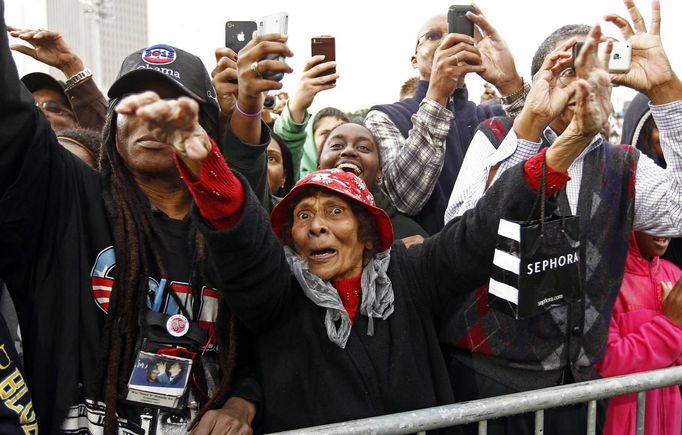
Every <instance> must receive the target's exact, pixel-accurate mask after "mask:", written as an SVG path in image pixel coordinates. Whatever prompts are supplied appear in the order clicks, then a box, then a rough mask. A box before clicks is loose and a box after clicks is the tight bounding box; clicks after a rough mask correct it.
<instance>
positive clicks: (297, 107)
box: [289, 55, 339, 123]
mask: <svg viewBox="0 0 682 435" xmlns="http://www.w3.org/2000/svg"><path fill="white" fill-rule="evenodd" d="M332 68H336V62H334V61H330V62H324V56H322V55H317V56H313V57H311V58H310V59H309V60H308V62H306V64H305V67H304V68H303V74H302V75H301V80H300V81H299V82H298V88H297V89H296V92H294V94H293V95H292V97H291V99H290V100H289V112H290V113H291V117H292V118H293V120H294V122H298V123H301V122H303V118H304V116H305V111H306V110H308V108H309V107H310V105H311V104H313V100H314V99H315V96H316V95H317V94H318V93H319V92H322V91H325V90H327V89H333V88H334V87H336V80H337V79H338V78H339V74H338V73H334V74H329V75H321V74H322V73H324V72H326V71H329V70H331V69H332Z"/></svg>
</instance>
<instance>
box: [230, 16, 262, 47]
mask: <svg viewBox="0 0 682 435" xmlns="http://www.w3.org/2000/svg"><path fill="white" fill-rule="evenodd" d="M257 29H258V26H257V25H256V22H255V21H228V22H227V23H225V47H227V48H231V49H232V50H233V51H234V52H235V53H239V51H240V50H241V49H242V48H244V47H245V46H246V44H248V43H249V41H251V38H253V32H255V31H256V30H257Z"/></svg>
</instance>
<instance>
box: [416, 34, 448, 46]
mask: <svg viewBox="0 0 682 435" xmlns="http://www.w3.org/2000/svg"><path fill="white" fill-rule="evenodd" d="M442 37H443V32H441V31H440V30H429V31H428V32H425V33H423V34H421V35H419V37H418V38H417V46H418V45H419V44H420V43H421V40H422V38H424V39H426V40H427V41H431V42H435V41H440V39H441V38H442Z"/></svg>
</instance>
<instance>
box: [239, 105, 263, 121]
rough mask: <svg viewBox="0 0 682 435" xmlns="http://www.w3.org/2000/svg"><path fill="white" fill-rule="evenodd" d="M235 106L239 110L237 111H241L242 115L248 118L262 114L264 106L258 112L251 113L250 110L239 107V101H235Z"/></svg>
mask: <svg viewBox="0 0 682 435" xmlns="http://www.w3.org/2000/svg"><path fill="white" fill-rule="evenodd" d="M234 108H235V110H237V112H239V113H241V114H242V115H244V116H246V117H247V118H255V117H256V116H260V114H261V113H263V107H261V108H260V110H259V111H258V112H255V113H249V112H244V111H243V110H242V109H241V107H239V101H237V102H235V103H234Z"/></svg>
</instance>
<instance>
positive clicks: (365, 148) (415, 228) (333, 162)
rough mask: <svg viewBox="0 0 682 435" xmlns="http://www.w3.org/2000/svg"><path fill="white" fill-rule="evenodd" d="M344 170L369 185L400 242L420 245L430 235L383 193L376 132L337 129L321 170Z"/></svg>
mask: <svg viewBox="0 0 682 435" xmlns="http://www.w3.org/2000/svg"><path fill="white" fill-rule="evenodd" d="M332 168H336V169H341V170H343V171H346V172H350V173H352V174H354V175H356V176H358V177H360V178H362V180H363V181H364V182H365V184H366V185H367V188H368V189H369V190H370V191H371V192H372V195H374V200H375V201H376V205H377V207H379V208H380V209H382V210H384V211H385V212H386V213H387V214H388V216H389V217H390V219H391V222H392V223H393V229H394V237H395V239H396V240H403V241H404V242H405V243H406V244H407V245H408V246H409V245H410V244H412V243H419V242H421V240H423V239H424V237H426V236H427V234H426V231H424V229H423V228H422V227H421V226H420V225H419V224H418V223H417V222H415V221H414V220H412V218H411V217H409V216H407V215H405V214H403V213H401V212H399V211H398V209H396V207H395V206H394V205H393V203H392V202H391V200H390V199H389V197H388V196H387V195H386V194H384V192H383V191H382V190H381V187H380V186H381V179H382V171H381V156H380V154H379V148H378V147H377V142H376V139H375V137H374V135H373V134H372V132H371V131H370V130H369V129H368V128H366V127H365V126H363V125H359V124H355V123H352V122H345V123H344V122H342V123H340V124H338V125H337V126H335V127H334V128H333V129H332V130H331V131H329V132H328V135H327V137H326V139H325V141H324V143H322V146H321V149H320V156H319V166H318V169H332Z"/></svg>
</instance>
